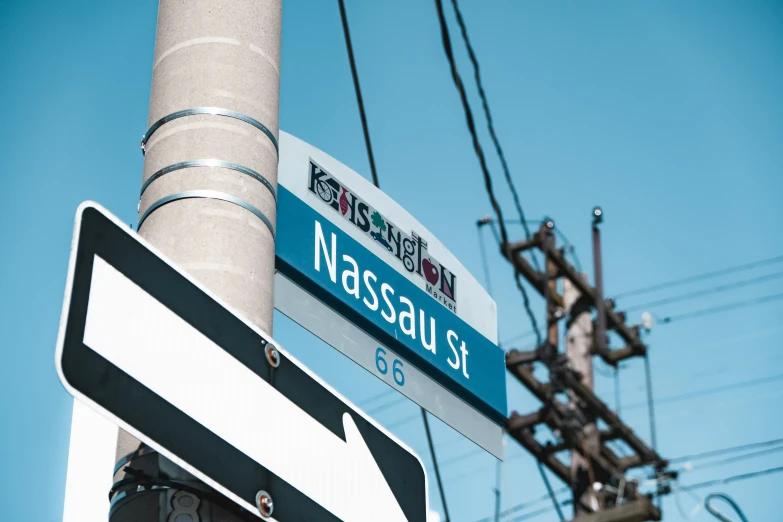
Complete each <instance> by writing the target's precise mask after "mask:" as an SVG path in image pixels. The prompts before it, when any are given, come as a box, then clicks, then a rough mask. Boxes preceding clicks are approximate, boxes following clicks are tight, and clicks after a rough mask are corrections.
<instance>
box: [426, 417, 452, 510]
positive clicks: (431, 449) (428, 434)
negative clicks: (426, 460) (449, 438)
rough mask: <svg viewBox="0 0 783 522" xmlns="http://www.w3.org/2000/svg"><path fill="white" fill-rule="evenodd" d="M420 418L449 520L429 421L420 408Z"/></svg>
mask: <svg viewBox="0 0 783 522" xmlns="http://www.w3.org/2000/svg"><path fill="white" fill-rule="evenodd" d="M421 418H422V419H423V420H424V430H425V431H426V432H427V443H428V444H429V445H430V455H432V465H433V466H434V467H435V478H437V479H438V490H439V491H440V500H441V503H442V504H443V513H444V515H446V522H449V520H450V518H449V508H448V506H447V505H446V494H445V493H444V492H443V481H442V480H441V479H440V469H439V468H438V460H437V459H436V458H435V445H434V444H433V443H432V434H431V433H430V423H429V421H427V412H426V411H425V410H424V408H422V409H421Z"/></svg>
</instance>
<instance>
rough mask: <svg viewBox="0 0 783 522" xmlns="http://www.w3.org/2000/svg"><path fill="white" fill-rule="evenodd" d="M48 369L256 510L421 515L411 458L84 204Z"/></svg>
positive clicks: (311, 515)
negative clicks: (263, 499)
mask: <svg viewBox="0 0 783 522" xmlns="http://www.w3.org/2000/svg"><path fill="white" fill-rule="evenodd" d="M56 364H57V370H58V373H59V375H60V379H61V380H62V382H63V384H64V386H65V387H66V389H67V390H68V391H69V392H70V393H71V394H73V395H74V396H75V397H76V398H78V399H80V400H82V401H84V402H86V403H87V404H89V405H91V406H92V407H93V408H95V409H97V410H98V411H99V412H100V413H102V414H103V415H105V416H107V417H108V418H110V419H111V420H112V421H114V422H115V423H117V424H118V425H119V426H121V427H122V428H123V429H125V430H126V431H128V432H129V433H131V434H133V435H134V436H136V437H137V438H139V439H141V440H143V441H145V442H146V443H147V444H149V445H150V446H152V447H154V448H156V449H158V450H159V451H160V452H161V453H163V454H164V455H166V456H167V457H168V458H170V459H171V460H172V461H174V462H176V463H177V464H178V465H180V466H182V467H183V468H185V469H186V470H187V471H189V472H191V473H193V474H194V475H196V476H197V477H199V478H200V479H201V480H203V481H204V482H205V483H207V484H208V485H210V486H212V487H213V488H215V489H216V490H218V491H219V492H220V493H222V494H223V495H225V496H226V497H228V498H230V499H232V500H233V501H235V502H236V503H237V504H239V505H240V506H241V507H243V508H244V509H246V510H248V511H249V512H251V513H254V514H255V515H257V516H259V517H260V518H264V519H268V520H279V521H281V522H288V521H295V520H297V521H298V520H318V521H327V520H344V521H347V522H365V521H367V520H381V521H389V522H397V521H409V522H424V521H425V519H426V513H427V477H426V473H425V471H424V467H423V465H422V463H421V461H420V459H419V458H418V456H417V455H416V454H414V453H413V452H412V451H411V450H410V449H408V448H407V447H406V446H404V445H403V444H402V443H401V442H400V441H398V440H397V439H396V438H395V437H394V436H393V435H391V434H390V433H388V432H386V431H385V430H384V429H383V428H382V427H380V426H379V425H378V424H376V423H375V422H374V421H373V420H372V419H370V418H369V417H367V416H366V415H365V414H364V413H363V412H361V411H360V410H358V409H357V408H356V407H355V406H353V405H352V404H350V403H349V402H348V401H346V400H345V399H343V398H342V397H340V395H339V394H337V393H336V392H335V391H334V390H332V389H331V388H329V386H327V385H326V384H325V383H323V382H322V381H321V380H320V379H319V378H318V377H317V376H315V375H313V374H312V373H311V372H310V371H309V370H308V369H307V368H305V367H304V366H302V365H301V364H300V363H299V362H298V361H296V360H295V359H293V358H292V357H291V356H290V355H289V354H287V353H286V352H285V351H283V350H282V349H280V348H279V347H278V346H277V344H276V343H275V342H274V340H272V338H271V337H270V336H269V335H267V334H266V333H264V332H263V331H261V330H259V329H258V328H256V327H254V326H253V325H252V324H250V323H249V322H246V321H244V320H243V319H241V318H240V317H238V316H237V315H236V314H235V313H233V312H231V311H230V310H229V309H228V308H227V307H226V306H225V305H223V304H221V303H220V302H219V300H218V299H217V298H216V297H215V296H213V295H212V294H211V293H210V292H209V291H208V290H206V289H205V288H203V287H202V286H200V285H199V284H198V283H196V282H195V281H194V280H192V279H191V278H189V277H188V276H187V275H185V274H184V273H182V272H180V271H179V270H178V269H177V268H176V267H174V266H173V265H172V264H171V263H170V262H169V261H167V260H166V259H165V258H164V257H163V256H162V255H161V254H160V253H158V252H157V251H156V250H155V249H154V248H153V247H151V246H150V245H148V244H147V243H146V242H145V241H144V240H143V239H142V238H141V237H139V236H138V235H137V234H135V233H134V232H132V231H130V230H128V229H127V228H126V227H125V226H124V224H123V223H122V222H120V221H119V220H118V219H117V218H115V217H114V216H112V215H111V214H109V213H108V212H107V211H106V210H105V209H103V208H101V207H100V206H98V205H96V204H95V203H91V202H87V203H84V204H82V205H81V206H80V207H79V210H78V212H77V216H76V227H75V232H74V239H73V245H72V250H71V261H70V267H69V272H68V282H67V287H66V294H65V303H64V307H63V316H62V322H61V325H60V335H59V338H58V344H57V359H56ZM259 492H265V493H266V494H267V495H268V497H270V498H271V500H272V503H271V507H272V509H273V512H272V513H270V516H268V517H264V516H263V515H262V514H261V513H260V512H259V509H258V507H257V501H258V494H259Z"/></svg>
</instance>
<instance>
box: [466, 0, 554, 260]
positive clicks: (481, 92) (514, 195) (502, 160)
mask: <svg viewBox="0 0 783 522" xmlns="http://www.w3.org/2000/svg"><path fill="white" fill-rule="evenodd" d="M451 5H452V7H454V14H456V15H457V24H459V29H460V32H461V33H462V39H463V40H464V42H465V47H466V48H467V50H468V56H469V57H470V62H471V63H472V64H473V76H474V78H475V80H476V87H477V88H478V92H479V97H480V98H481V105H482V107H483V108H484V116H485V117H486V118H487V127H488V129H489V135H490V137H492V143H494V144H495V150H496V151H497V153H498V158H500V164H501V165H502V166H503V175H504V176H505V178H506V184H507V185H508V188H509V190H510V191H511V196H512V198H513V199H514V206H516V209H517V213H518V214H519V221H520V222H521V224H522V228H523V229H524V230H525V239H528V240H529V239H530V229H529V228H528V226H527V221H526V220H525V213H524V212H523V211H522V204H521V203H520V202H519V194H518V193H517V188H516V186H515V185H514V180H512V179H511V173H510V172H509V169H508V163H507V162H506V155H505V154H503V148H502V147H501V146H500V140H499V139H498V136H497V134H496V133H495V125H494V123H493V122H492V112H491V111H490V110H489V102H488V101H487V95H486V93H485V92H484V84H483V83H482V81H481V71H480V69H479V63H478V58H476V53H475V52H474V51H473V46H472V45H471V44H470V38H468V29H467V27H466V26H465V20H464V19H463V18H462V13H461V12H460V9H459V5H458V3H457V0H451ZM531 257H532V259H533V266H535V267H536V270H537V271H539V272H540V271H541V267H540V266H539V265H538V260H537V259H536V256H534V255H531Z"/></svg>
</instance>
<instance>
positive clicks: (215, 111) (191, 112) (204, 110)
mask: <svg viewBox="0 0 783 522" xmlns="http://www.w3.org/2000/svg"><path fill="white" fill-rule="evenodd" d="M197 114H211V115H213V116H226V117H228V118H234V119H236V120H240V121H243V122H245V123H249V124H250V125H252V126H253V127H255V128H257V129H258V130H260V131H261V132H263V133H264V134H266V136H267V137H268V138H269V139H270V140H272V145H274V147H275V151H276V152H277V153H278V154H279V153H280V150H279V148H278V146H277V138H275V135H274V134H272V131H270V130H269V128H268V127H267V126H266V125H264V124H263V123H261V122H260V121H258V120H257V119H255V118H251V117H250V116H246V115H244V114H241V113H239V112H236V111H232V110H229V109H222V108H220V107H196V108H195V109H185V110H181V111H177V112H173V113H171V114H169V115H168V116H164V117H162V118H161V119H159V120H158V121H156V122H155V123H153V124H152V126H151V127H150V128H149V129H147V132H145V133H144V136H142V138H141V153H142V154H146V153H147V150H146V149H147V142H148V141H149V139H150V136H152V134H153V133H154V132H155V131H156V130H158V129H159V128H160V127H161V126H162V125H163V124H164V123H168V122H170V121H171V120H176V119H177V118H182V117H185V116H195V115H197Z"/></svg>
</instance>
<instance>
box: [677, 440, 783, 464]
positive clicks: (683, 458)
mask: <svg viewBox="0 0 783 522" xmlns="http://www.w3.org/2000/svg"><path fill="white" fill-rule="evenodd" d="M777 444H783V438H779V439H772V440H765V441H761V442H751V443H749V444H741V445H739V446H731V447H728V448H721V449H716V450H711V451H704V452H701V453H692V454H690V455H682V456H680V457H675V458H673V459H669V462H670V463H676V462H683V461H686V460H699V459H705V458H709V457H715V456H718V455H723V454H725V453H733V452H736V451H742V450H746V449H752V448H760V447H766V446H775V445H777Z"/></svg>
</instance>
